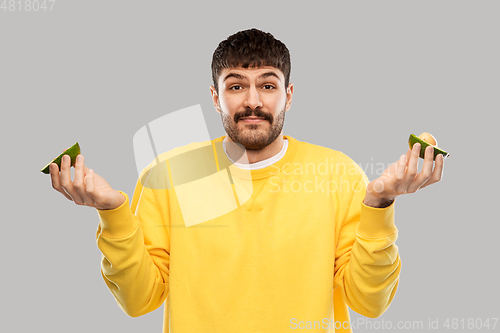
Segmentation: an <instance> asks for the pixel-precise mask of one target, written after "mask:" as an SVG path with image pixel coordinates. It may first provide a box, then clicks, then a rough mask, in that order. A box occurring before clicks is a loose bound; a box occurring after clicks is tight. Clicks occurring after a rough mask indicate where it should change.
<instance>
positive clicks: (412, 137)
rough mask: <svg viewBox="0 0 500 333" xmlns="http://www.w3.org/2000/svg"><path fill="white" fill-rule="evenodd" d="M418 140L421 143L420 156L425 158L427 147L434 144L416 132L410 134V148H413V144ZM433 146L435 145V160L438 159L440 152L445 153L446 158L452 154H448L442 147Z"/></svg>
mask: <svg viewBox="0 0 500 333" xmlns="http://www.w3.org/2000/svg"><path fill="white" fill-rule="evenodd" d="M417 142H418V143H420V155H419V156H420V158H424V156H425V148H427V146H432V145H431V144H430V143H428V142H426V141H424V140H422V139H420V138H419V137H418V136H416V135H415V134H410V138H409V139H408V143H409V144H410V149H411V148H413V145H414V144H415V143H417ZM432 147H434V160H436V156H438V155H439V154H441V155H443V157H444V158H447V157H448V156H450V154H448V153H447V152H445V151H444V150H442V149H441V148H438V147H436V146H432Z"/></svg>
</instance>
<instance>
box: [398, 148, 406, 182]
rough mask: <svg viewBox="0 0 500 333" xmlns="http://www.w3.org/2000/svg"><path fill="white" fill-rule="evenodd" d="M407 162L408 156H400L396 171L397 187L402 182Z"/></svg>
mask: <svg viewBox="0 0 500 333" xmlns="http://www.w3.org/2000/svg"><path fill="white" fill-rule="evenodd" d="M407 162H408V156H407V155H401V157H400V158H399V161H398V169H397V170H396V180H397V182H398V184H397V185H399V184H400V183H401V182H402V181H403V178H404V176H405V170H406V164H407Z"/></svg>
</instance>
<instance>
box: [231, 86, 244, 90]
mask: <svg viewBox="0 0 500 333" xmlns="http://www.w3.org/2000/svg"><path fill="white" fill-rule="evenodd" d="M241 89H242V87H241V86H238V85H236V86H232V87H230V88H229V90H241Z"/></svg>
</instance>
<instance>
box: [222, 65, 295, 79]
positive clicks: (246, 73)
mask: <svg viewBox="0 0 500 333" xmlns="http://www.w3.org/2000/svg"><path fill="white" fill-rule="evenodd" d="M267 73H274V74H276V75H277V76H278V79H279V80H280V81H282V82H283V81H284V79H285V77H284V75H283V73H282V72H281V71H280V70H279V69H277V68H276V67H272V66H260V67H248V68H243V67H231V68H223V69H222V71H221V74H220V77H219V81H222V82H224V81H225V79H226V78H227V77H228V75H229V78H235V79H238V77H236V76H231V75H230V74H238V76H241V77H244V78H246V79H248V80H253V79H258V78H259V77H261V76H266V77H273V76H272V75H269V74H267ZM266 74H267V75H266ZM229 78H228V79H229Z"/></svg>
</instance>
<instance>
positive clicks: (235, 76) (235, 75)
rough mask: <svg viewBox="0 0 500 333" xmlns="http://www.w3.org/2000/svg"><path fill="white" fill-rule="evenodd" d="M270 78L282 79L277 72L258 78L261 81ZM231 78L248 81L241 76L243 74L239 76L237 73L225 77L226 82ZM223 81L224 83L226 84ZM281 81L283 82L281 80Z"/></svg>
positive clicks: (267, 73)
mask: <svg viewBox="0 0 500 333" xmlns="http://www.w3.org/2000/svg"><path fill="white" fill-rule="evenodd" d="M270 76H274V77H275V78H277V79H278V80H280V77H279V76H278V74H276V73H275V72H265V73H264V74H262V75H261V76H259V77H258V78H259V79H265V78H267V77H270ZM230 77H234V78H236V79H240V80H246V81H248V79H247V78H246V77H245V76H243V75H241V74H237V73H229V74H227V75H226V76H225V77H224V81H226V80H227V79H229V78H230ZM224 81H222V82H224ZM280 81H281V80H280Z"/></svg>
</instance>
